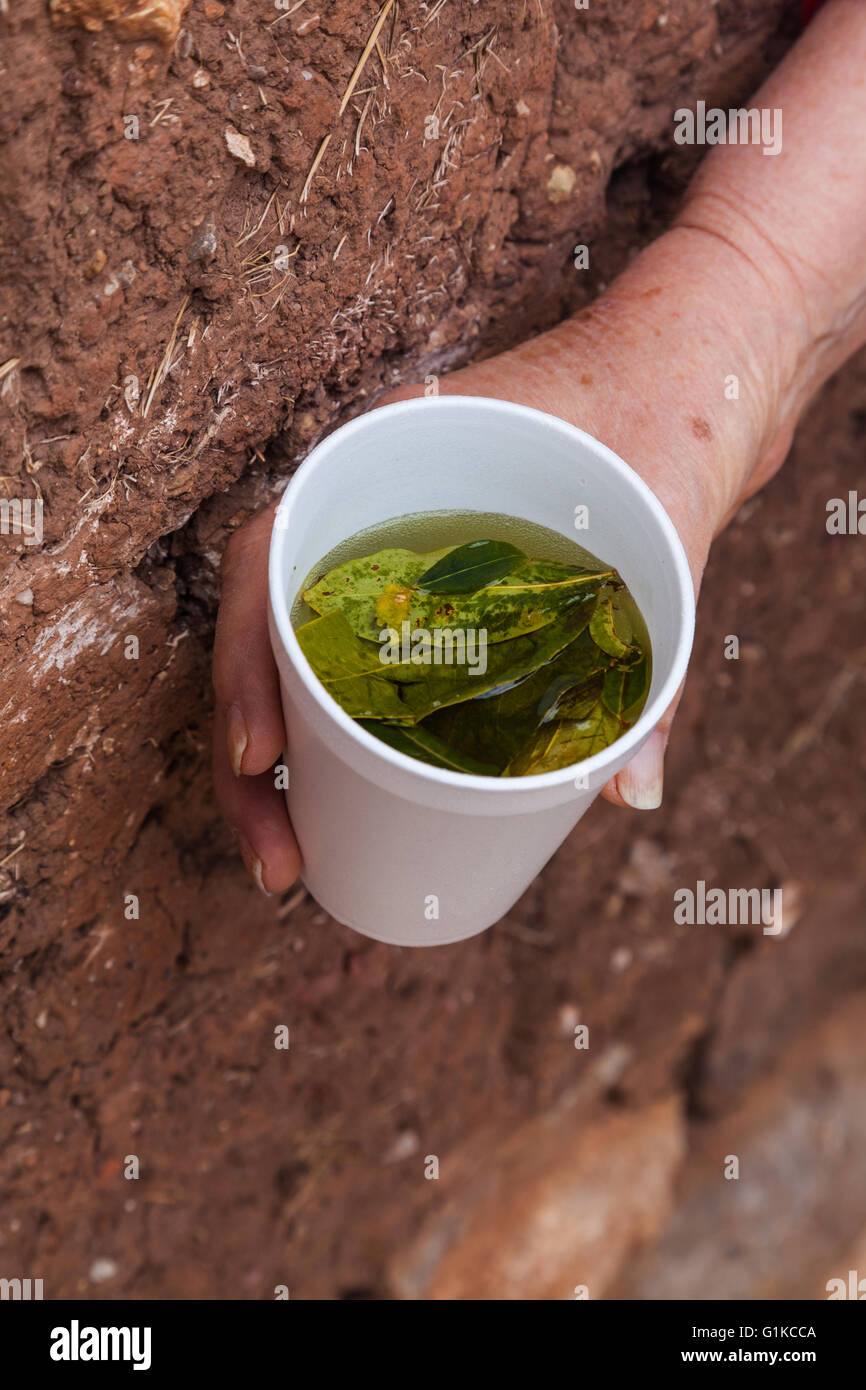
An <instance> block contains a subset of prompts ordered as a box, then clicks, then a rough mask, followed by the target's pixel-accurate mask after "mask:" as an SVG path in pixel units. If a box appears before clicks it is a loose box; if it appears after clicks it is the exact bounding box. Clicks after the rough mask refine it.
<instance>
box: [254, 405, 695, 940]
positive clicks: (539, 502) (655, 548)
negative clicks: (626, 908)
mask: <svg viewBox="0 0 866 1390" xmlns="http://www.w3.org/2000/svg"><path fill="white" fill-rule="evenodd" d="M458 511H459V512H479V513H490V512H493V511H495V512H498V513H502V514H505V515H508V516H513V517H519V518H522V519H524V520H526V521H529V522H533V523H536V524H537V525H539V526H544V527H547V528H548V529H549V530H552V531H556V532H559V533H560V534H562V535H564V536H570V537H572V538H575V532H574V525H575V515H576V513H578V512H580V515H581V516H582V518H584V519H587V518H588V529H587V530H586V531H583V532H582V533H581V536H580V539H581V540H583V539H587V540H588V544H589V546H590V548H591V550H592V551H593V552H594V553H595V554H596V555H597V556H599V557H601V558H603V559H604V561H605V562H606V563H607V564H609V565H611V566H614V567H615V568H616V569H617V570H618V571H619V573H620V575H621V576H622V579H623V580H624V582H625V584H626V585H627V586H628V589H629V591H630V592H631V594H632V595H633V596H634V599H635V600H636V602H637V605H638V607H639V609H640V610H641V612H642V614H643V617H644V619H645V621H646V624H647V628H648V631H649V636H650V640H651V644H652V653H653V662H652V683H651V686H650V691H649V695H648V698H647V700H646V704H645V705H644V708H643V711H642V713H641V714H640V716H639V717H638V719H637V721H636V722H635V723H634V724H633V725H632V726H631V727H630V728H628V729H627V730H626V732H625V733H624V734H622V736H621V737H620V738H618V739H617V740H616V741H615V742H614V743H612V744H610V745H609V746H608V747H607V748H605V749H604V750H603V751H601V752H599V753H596V754H594V755H593V756H592V757H590V758H587V759H585V760H584V761H583V762H580V763H577V764H575V765H573V766H572V767H566V768H561V769H559V770H557V771H554V772H545V773H542V774H540V775H537V776H528V777H508V776H503V777H485V776H475V775H469V774H466V773H461V772H453V771H450V770H447V769H445V768H440V767H435V766H432V765H430V764H428V763H425V762H421V761H418V760H417V759H414V758H410V757H408V756H406V755H405V754H403V753H401V752H399V751H397V749H396V748H392V747H390V746H389V745H388V744H386V743H384V742H382V741H381V740H380V739H378V738H376V737H374V736H373V735H372V734H371V733H369V732H368V731H367V730H366V729H365V728H364V727H363V725H362V724H359V723H357V722H356V721H355V720H353V719H352V718H351V717H350V716H349V715H348V714H346V713H345V712H344V711H343V710H342V709H341V708H340V706H339V705H338V704H337V703H336V701H335V700H333V699H332V697H331V696H330V695H329V694H328V692H327V691H326V689H325V687H324V686H323V685H322V684H321V683H320V682H319V680H318V678H317V677H316V676H315V675H314V673H313V670H312V668H311V667H310V665H309V663H308V662H307V660H306V658H305V656H304V654H303V652H302V650H301V648H300V646H299V643H298V639H297V637H296V635H295V631H294V629H293V626H292V622H291V613H292V607H293V605H294V603H295V601H296V599H297V597H298V594H299V592H300V590H301V588H302V586H303V585H304V584H305V583H306V581H307V580H308V577H309V576H310V573H311V571H312V570H313V569H314V567H315V566H316V565H318V564H319V562H320V561H321V559H322V557H323V556H325V555H327V554H329V553H330V552H331V551H332V550H334V549H335V548H336V547H337V546H339V545H340V544H341V543H342V542H344V541H345V540H346V539H347V538H348V537H350V536H352V535H354V534H356V533H358V532H360V531H364V530H367V529H368V528H372V527H376V526H378V525H381V524H382V523H383V522H386V521H388V520H389V519H391V518H395V517H402V516H407V515H412V514H419V513H431V512H451V513H454V512H458ZM269 596H270V612H269V624H270V633H271V642H272V645H273V650H274V656H275V659H276V662H277V666H278V669H279V674H280V686H281V694H282V703H283V712H284V717H285V724H286V736H287V748H286V763H287V767H288V790H287V792H286V797H287V801H288V808H289V814H290V816H291V819H292V824H293V826H294V830H295V834H296V835H297V838H298V843H299V845H300V849H301V854H302V857H303V871H302V879H303V882H304V883H305V885H306V886H307V888H308V889H309V890H310V892H311V893H312V894H313V896H314V897H315V898H316V899H317V901H318V902H319V903H320V904H321V905H322V907H324V908H325V909H326V911H327V912H329V913H330V914H331V915H332V916H333V917H335V918H336V919H337V921H339V922H342V923H344V924H345V925H346V926H350V927H353V928H354V929H355V930H356V931H359V932H362V933H363V934H364V935H365V936H370V937H373V938H374V939H376V940H378V941H385V942H389V943H390V944H393V945H399V946H432V945H445V944H447V943H449V942H454V941H461V940H463V939H465V938H466V937H470V936H474V935H476V934H477V933H478V932H481V931H483V930H484V929H485V928H486V927H489V926H491V925H492V924H493V923H494V922H496V921H498V920H499V918H500V917H502V916H503V915H504V914H505V913H506V912H507V911H508V909H509V908H510V907H511V906H512V905H513V904H514V903H515V902H516V900H517V899H518V898H519V897H520V895H521V894H522V893H523V892H524V890H525V889H526V888H527V887H528V885H529V884H530V883H531V881H532V879H533V878H534V877H535V876H536V874H538V873H539V871H540V870H541V869H542V867H543V866H544V864H545V863H546V862H547V860H548V859H549V858H550V856H551V855H552V854H553V852H554V850H556V849H557V848H558V846H559V845H560V844H561V843H562V841H563V840H564V839H565V837H566V836H567V835H568V834H569V832H570V831H571V830H572V829H573V828H574V826H575V825H576V824H577V822H578V821H579V820H580V818H581V816H582V815H583V814H584V812H585V811H586V810H587V809H588V807H589V806H590V805H591V804H592V802H593V801H594V800H595V798H596V796H597V795H598V793H599V792H600V790H601V788H602V787H603V786H604V784H605V782H606V781H608V779H609V778H610V777H612V776H613V775H614V774H615V773H617V772H618V771H619V770H620V769H621V768H623V767H624V766H625V764H626V763H627V762H629V760H630V759H631V758H632V757H633V756H634V755H635V753H636V752H637V751H638V749H639V748H640V747H641V746H642V744H643V743H644V742H645V740H646V738H647V737H648V735H649V734H650V733H651V731H652V729H653V728H654V727H655V725H656V724H657V723H658V721H659V719H660V718H661V716H662V714H663V713H664V711H665V710H666V708H667V706H668V705H669V704H670V702H671V700H672V698H673V696H674V694H675V692H676V690H677V689H678V687H679V685H680V683H681V681H682V679H683V677H684V675H685V671H686V665H687V663H688V658H689V653H690V651H691V643H692V635H693V629H694V592H693V588H692V582H691V577H690V574H689V569H688V564H687V561H686V557H685V554H684V552H683V548H682V545H681V544H680V541H679V537H678V536H677V534H676V532H675V530H674V527H673V524H672V523H671V521H670V519H669V517H668V515H667V513H666V512H665V511H664V509H663V507H662V506H661V503H660V502H659V501H658V500H657V498H656V497H655V495H654V494H653V493H652V492H651V490H650V489H649V488H648V487H647V485H646V483H644V482H643V480H642V479H641V478H640V477H639V476H638V475H637V474H636V473H635V472H634V471H633V470H632V469H631V468H629V467H628V465H627V464H625V463H624V462H623V461H622V459H620V458H618V457H617V456H616V454H614V453H612V452H611V450H610V449H608V448H606V447H605V445H603V444H601V443H599V442H598V440H596V439H593V438H592V437H591V436H590V435H588V434H584V433H583V431H582V430H579V429H576V428H574V426H572V425H568V424H566V423H565V422H563V421H561V420H557V419H556V418H554V417H553V416H551V415H545V414H543V413H542V412H541V411H537V410H530V409H529V408H527V407H525V406H519V405H511V404H508V403H506V402H503V401H497V400H488V399H484V398H480V397H469V396H442V397H433V398H430V399H423V400H412V401H404V402H401V403H399V404H397V405H391V406H385V407H383V408H382V409H380V410H374V411H372V412H371V413H370V414H368V415H364V416H361V417H360V418H359V419H357V420H353V421H352V422H351V423H350V424H348V425H344V426H342V428H340V429H338V430H335V432H334V433H333V434H331V435H329V436H328V438H327V439H325V440H324V441H323V442H322V443H321V444H319V445H318V446H317V447H316V448H315V449H314V450H313V451H312V453H311V454H310V455H309V457H308V458H307V460H306V461H305V462H304V463H303V464H302V465H301V467H300V468H299V469H298V472H297V473H296V474H295V476H294V477H293V478H292V480H291V482H290V483H289V485H288V487H287V488H286V491H285V493H284V495H283V498H282V501H281V503H280V506H279V508H278V511H277V515H276V521H275V524H274V530H273V536H272V539H271V550H270V573H269ZM575 853H576V854H579V853H580V846H579V844H577V845H576V846H575Z"/></svg>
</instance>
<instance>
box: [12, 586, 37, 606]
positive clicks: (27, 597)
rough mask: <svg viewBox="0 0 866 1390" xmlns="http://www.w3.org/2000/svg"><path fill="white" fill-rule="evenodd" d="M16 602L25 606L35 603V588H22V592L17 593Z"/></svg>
mask: <svg viewBox="0 0 866 1390" xmlns="http://www.w3.org/2000/svg"><path fill="white" fill-rule="evenodd" d="M15 602H16V603H22V604H23V605H24V606H25V608H29V607H30V606H31V605H32V603H33V590H32V589H22V590H21V592H20V593H18V594H16V595H15Z"/></svg>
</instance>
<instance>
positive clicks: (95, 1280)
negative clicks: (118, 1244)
mask: <svg viewBox="0 0 866 1390" xmlns="http://www.w3.org/2000/svg"><path fill="white" fill-rule="evenodd" d="M116 1273H117V1265H116V1263H115V1261H114V1260H109V1259H106V1258H104V1257H103V1258H102V1259H99V1260H94V1261H93V1264H92V1265H91V1266H90V1272H89V1274H88V1276H87V1277H88V1279H89V1280H90V1282H91V1284H105V1283H107V1282H108V1280H109V1279H113V1278H114V1276H115V1274H116Z"/></svg>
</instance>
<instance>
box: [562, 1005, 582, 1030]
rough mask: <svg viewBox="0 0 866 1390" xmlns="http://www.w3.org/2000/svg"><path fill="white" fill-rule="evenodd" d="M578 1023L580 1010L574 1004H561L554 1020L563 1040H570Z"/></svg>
mask: <svg viewBox="0 0 866 1390" xmlns="http://www.w3.org/2000/svg"><path fill="white" fill-rule="evenodd" d="M579 1023H580V1009H579V1008H578V1007H577V1005H576V1004H562V1005H561V1006H560V1009H559V1013H558V1014H557V1018H556V1025H557V1029H558V1031H559V1032H560V1033H561V1034H562V1036H563V1037H564V1038H570V1037H572V1035H573V1034H574V1030H575V1028H576V1027H577V1025H578V1024H579Z"/></svg>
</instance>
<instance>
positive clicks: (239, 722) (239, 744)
mask: <svg viewBox="0 0 866 1390" xmlns="http://www.w3.org/2000/svg"><path fill="white" fill-rule="evenodd" d="M226 740H227V742H228V746H229V762H230V763H231V765H232V772H233V773H234V775H235V777H240V775H241V763H242V762H243V759H244V751H245V749H246V746H247V744H248V743H249V741H250V737H249V734H248V733H247V721H246V720H245V719H244V717H243V715H242V714H241V711H240V710H239V709H238V706H237V705H229V708H228V712H227V714H226Z"/></svg>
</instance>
